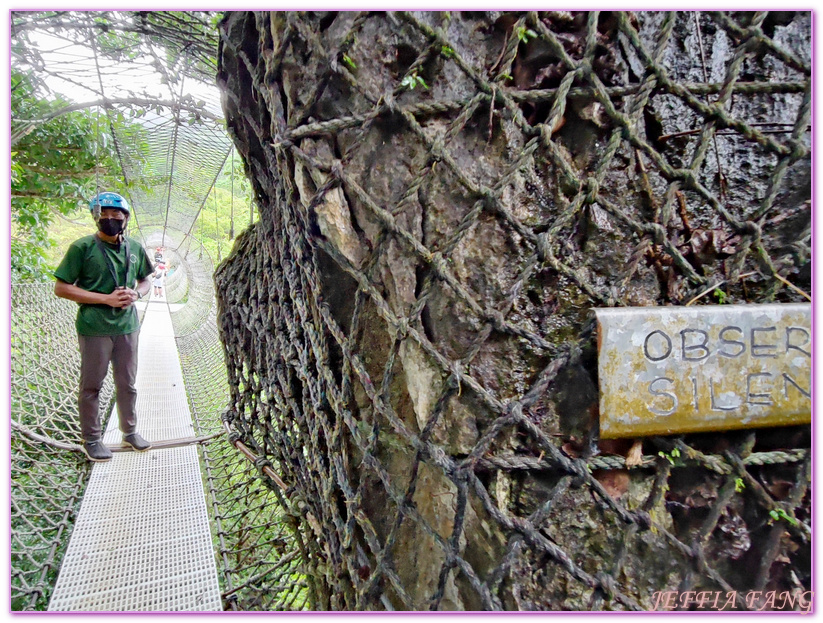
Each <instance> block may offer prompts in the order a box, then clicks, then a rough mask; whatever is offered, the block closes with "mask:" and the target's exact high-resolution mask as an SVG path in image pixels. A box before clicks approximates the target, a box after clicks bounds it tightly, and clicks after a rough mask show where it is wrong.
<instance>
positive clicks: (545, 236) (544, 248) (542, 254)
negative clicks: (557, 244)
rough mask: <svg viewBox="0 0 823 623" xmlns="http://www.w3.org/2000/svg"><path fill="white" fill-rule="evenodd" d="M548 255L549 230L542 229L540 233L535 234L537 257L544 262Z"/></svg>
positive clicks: (549, 252)
mask: <svg viewBox="0 0 823 623" xmlns="http://www.w3.org/2000/svg"><path fill="white" fill-rule="evenodd" d="M550 255H551V247H550V246H549V232H547V231H544V232H543V233H542V234H538V235H537V259H539V260H540V261H541V262H546V261H548V259H549V256H550Z"/></svg>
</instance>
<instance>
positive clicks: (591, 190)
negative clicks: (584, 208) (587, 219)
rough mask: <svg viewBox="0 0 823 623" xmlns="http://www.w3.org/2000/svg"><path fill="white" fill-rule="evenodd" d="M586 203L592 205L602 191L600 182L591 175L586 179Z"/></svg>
mask: <svg viewBox="0 0 823 623" xmlns="http://www.w3.org/2000/svg"><path fill="white" fill-rule="evenodd" d="M585 188H586V204H588V205H591V204H592V203H595V202H597V195H598V194H599V193H600V182H598V181H597V180H596V179H595V178H593V177H590V178H588V179H586V183H585Z"/></svg>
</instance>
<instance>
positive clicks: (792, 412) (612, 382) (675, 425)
mask: <svg viewBox="0 0 823 623" xmlns="http://www.w3.org/2000/svg"><path fill="white" fill-rule="evenodd" d="M595 313H596V315H597V322H598V331H599V332H598V351H599V358H598V373H599V383H600V436H601V437H602V438H604V439H609V438H615V437H639V436H645V435H668V434H673V433H683V432H698V431H711V430H729V429H735V428H755V427H761V426H783V425H789V424H803V423H808V422H810V421H811V349H812V338H811V305H807V304H789V305H715V306H700V307H643V308H608V309H596V310H595Z"/></svg>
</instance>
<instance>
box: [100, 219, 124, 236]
mask: <svg viewBox="0 0 823 623" xmlns="http://www.w3.org/2000/svg"><path fill="white" fill-rule="evenodd" d="M124 223H125V221H121V220H120V219H116V218H101V219H100V220H99V221H97V227H98V228H99V229H100V231H102V232H103V233H104V234H106V235H107V236H116V235H117V234H120V233H122V232H123V224H124Z"/></svg>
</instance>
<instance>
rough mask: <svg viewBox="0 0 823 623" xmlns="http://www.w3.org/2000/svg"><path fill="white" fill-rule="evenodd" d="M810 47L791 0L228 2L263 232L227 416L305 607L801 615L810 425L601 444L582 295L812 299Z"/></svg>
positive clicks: (233, 351)
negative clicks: (398, 4) (293, 7)
mask: <svg viewBox="0 0 823 623" xmlns="http://www.w3.org/2000/svg"><path fill="white" fill-rule="evenodd" d="M810 41H811V39H810V14H809V13H788V12H780V13H775V14H769V13H691V12H688V13H685V12H665V13H663V12H639V13H623V12H616V13H597V12H591V13H567V12H541V13H496V12H488V13H486V12H467V13H456V14H449V13H407V12H391V13H378V12H363V13H354V12H351V13H349V12H341V13H334V12H332V13H323V12H310V13H278V12H271V13H269V12H236V13H229V14H227V16H226V18H225V19H224V20H223V22H222V23H221V39H220V53H219V69H218V83H219V84H220V86H221V88H222V89H223V91H224V97H225V99H224V105H225V112H226V118H227V119H228V123H229V126H230V129H231V133H232V135H233V137H234V138H235V145H236V147H237V149H238V151H239V152H240V154H241V155H242V157H243V160H244V165H245V167H246V170H247V174H248V176H249V177H250V179H251V180H252V181H253V185H254V192H255V196H256V199H257V203H258V209H259V212H260V221H259V222H258V223H256V224H255V225H254V226H253V227H251V228H249V229H248V230H247V231H246V232H244V233H243V234H242V235H241V236H239V237H238V239H237V242H236V244H235V248H234V249H233V252H232V254H231V256H230V257H229V258H228V259H227V260H226V261H225V262H224V263H222V264H221V265H220V266H219V267H218V268H217V271H216V273H215V283H216V286H217V297H218V301H219V304H218V305H219V308H218V309H219V314H218V318H217V321H218V323H219V327H220V336H221V340H222V341H223V344H224V348H225V360H226V364H227V367H228V389H229V392H230V407H229V410H228V411H227V413H226V415H225V418H226V421H227V424H228V425H229V426H230V427H231V428H232V429H233V431H234V432H233V439H235V440H236V441H239V442H240V443H242V444H243V445H244V446H245V447H247V448H249V449H251V451H252V452H253V453H254V454H255V455H256V456H257V457H258V460H257V463H256V464H257V465H258V467H259V468H260V470H261V480H260V482H261V483H262V484H265V485H267V486H269V487H270V488H271V489H272V491H273V492H274V493H276V494H277V495H278V500H280V501H281V502H282V504H283V507H282V509H279V510H275V509H274V508H272V509H271V510H270V511H269V512H270V513H272V514H276V513H282V514H283V516H284V517H287V518H289V522H288V523H289V524H290V525H291V526H292V527H293V533H292V535H293V540H294V542H295V543H296V544H297V546H298V549H299V552H300V556H301V558H302V560H301V562H302V565H303V567H302V568H303V571H304V574H305V576H304V577H305V581H306V582H307V588H308V599H309V602H308V605H309V607H311V608H317V609H324V610H326V609H327V610H368V609H403V610H427V609H432V610H464V609H471V610H475V609H477V610H479V609H484V610H485V609H488V610H498V609H520V610H553V609H567V610H588V609H615V610H641V609H653V608H655V607H679V608H683V609H699V608H704V609H705V607H706V606H705V603H704V605H703V606H698V605H697V603H696V602H695V601H691V602H689V601H688V595H689V593H688V591H695V592H701V591H708V592H710V594H711V599H712V600H713V599H714V598H715V595H722V597H721V603H720V605H721V606H722V605H723V604H724V603H726V604H727V605H726V609H740V610H757V609H792V608H794V609H801V608H803V606H802V605H800V601H798V600H797V599H795V597H797V596H798V595H801V594H804V593H805V592H806V591H809V590H810V582H811V580H810V536H811V531H810V508H809V504H810V492H809V485H810V462H809V461H810V457H809V452H808V447H809V443H810V437H809V428H808V427H787V428H780V429H771V430H749V431H743V432H729V433H723V434H711V435H698V434H693V435H683V436H678V437H669V438H649V439H645V440H643V451H644V453H645V455H644V456H643V459H642V460H641V464H640V466H639V467H636V468H632V469H627V465H626V460H625V458H624V456H625V454H626V452H627V450H628V445H630V442H627V443H626V445H625V447H623V448H622V449H621V448H620V446H619V444H620V442H615V443H613V444H612V445H611V446H610V447H607V446H606V445H605V444H603V443H601V448H600V450H601V454H600V455H597V456H593V455H592V454H591V449H590V448H589V447H588V446H589V445H590V444H589V443H587V442H588V441H591V436H592V432H591V431H592V429H593V423H592V421H591V418H592V415H591V414H592V411H593V410H594V412H595V413H596V408H597V391H596V379H595V364H594V362H595V359H596V356H595V351H596V349H595V335H594V330H593V322H592V320H591V317H590V314H589V309H590V308H592V307H598V306H623V305H685V304H687V303H706V302H709V301H712V300H713V301H714V302H723V301H726V302H740V303H743V302H751V303H762V302H770V301H778V302H790V301H802V300H804V294H805V292H804V290H806V291H808V289H809V287H810V283H809V269H810V264H809V255H810V254H809V250H810V197H811V195H810V179H811V178H810V172H811V169H810V151H809V141H810V127H809V124H810V114H811V108H810V102H811V86H810V85H811V81H810V75H811V74H810ZM715 292H717V294H714V293H715ZM273 475H274V476H276V478H275V477H273ZM661 591H663V592H665V591H676V593H674V594H675V595H676V596H678V597H679V599H677V601H675V602H674V603H673V604H672V603H668V604H666V605H665V606H661V605H660V603H655V594H658V595H659V594H660V592H661ZM748 591H761V592H760V593H749V592H748ZM767 591H776V593H774V594H776V595H781V596H782V598H778V599H777V600H774V599H773V600H772V601H771V602H769V601H767V594H768V593H767ZM691 594H692V595H693V594H694V593H691ZM683 595H687V600H686V601H684V600H683V598H682V596H683ZM728 596H730V599H731V601H729V602H728V603H727V598H728ZM806 596H807V597H808V593H806Z"/></svg>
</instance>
